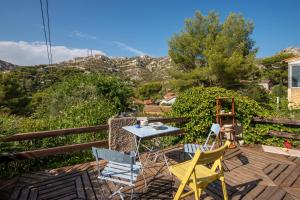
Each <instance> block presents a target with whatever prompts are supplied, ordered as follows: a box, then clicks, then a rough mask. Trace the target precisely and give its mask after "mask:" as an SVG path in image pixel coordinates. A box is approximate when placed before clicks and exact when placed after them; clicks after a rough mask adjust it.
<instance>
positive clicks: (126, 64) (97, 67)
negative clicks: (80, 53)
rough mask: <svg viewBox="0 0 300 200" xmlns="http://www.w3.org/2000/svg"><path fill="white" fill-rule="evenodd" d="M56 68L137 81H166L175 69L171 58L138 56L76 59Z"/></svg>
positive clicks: (62, 63)
mask: <svg viewBox="0 0 300 200" xmlns="http://www.w3.org/2000/svg"><path fill="white" fill-rule="evenodd" d="M54 66H56V67H76V68H79V69H82V70H85V71H87V72H95V71H101V72H104V73H109V74H111V73H113V74H117V75H121V76H125V77H128V78H130V79H131V80H136V81H153V80H166V79H168V78H169V73H168V70H170V69H171V68H172V67H173V66H172V63H171V59H170V58H169V57H160V58H153V57H150V56H138V57H131V58H128V57H107V56H103V55H95V56H89V57H80V58H75V59H74V60H70V61H65V62H61V63H58V64H56V65H54Z"/></svg>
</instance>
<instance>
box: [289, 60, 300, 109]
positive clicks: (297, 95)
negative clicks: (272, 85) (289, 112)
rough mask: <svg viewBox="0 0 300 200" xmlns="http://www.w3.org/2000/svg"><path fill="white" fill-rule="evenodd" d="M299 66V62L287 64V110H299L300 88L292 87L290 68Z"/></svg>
mask: <svg viewBox="0 0 300 200" xmlns="http://www.w3.org/2000/svg"><path fill="white" fill-rule="evenodd" d="M294 65H300V61H299V60H294V61H293V62H290V63H289V70H288V101H289V104H288V107H289V109H300V87H292V66H294Z"/></svg>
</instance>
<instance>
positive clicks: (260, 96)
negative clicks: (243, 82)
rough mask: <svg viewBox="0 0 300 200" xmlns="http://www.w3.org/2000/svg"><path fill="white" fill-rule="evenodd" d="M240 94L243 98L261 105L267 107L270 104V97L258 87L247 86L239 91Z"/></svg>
mask: <svg viewBox="0 0 300 200" xmlns="http://www.w3.org/2000/svg"><path fill="white" fill-rule="evenodd" d="M240 92H241V93H242V94H243V95H244V96H248V97H250V98H251V99H254V100H255V101H257V102H258V103H260V104H261V105H267V104H268V103H269V102H270V100H271V99H270V98H271V97H270V95H269V94H268V93H267V91H266V90H265V88H263V87H262V86H260V85H256V84H250V85H247V86H246V88H244V89H241V90H240Z"/></svg>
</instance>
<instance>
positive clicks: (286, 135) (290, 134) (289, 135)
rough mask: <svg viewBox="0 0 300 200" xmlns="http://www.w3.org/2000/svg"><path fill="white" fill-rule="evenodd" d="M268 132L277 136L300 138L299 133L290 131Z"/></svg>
mask: <svg viewBox="0 0 300 200" xmlns="http://www.w3.org/2000/svg"><path fill="white" fill-rule="evenodd" d="M268 134H269V135H270V136H276V137H280V138H286V139H294V140H300V134H299V133H290V132H283V131H269V132H268Z"/></svg>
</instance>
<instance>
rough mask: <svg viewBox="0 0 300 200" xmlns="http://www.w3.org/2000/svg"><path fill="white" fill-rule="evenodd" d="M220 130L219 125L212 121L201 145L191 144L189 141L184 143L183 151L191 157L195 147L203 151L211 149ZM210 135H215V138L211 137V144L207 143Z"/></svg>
mask: <svg viewBox="0 0 300 200" xmlns="http://www.w3.org/2000/svg"><path fill="white" fill-rule="evenodd" d="M220 130H221V128H220V125H219V124H214V123H213V124H212V126H211V128H210V132H209V134H208V136H207V138H206V141H205V143H204V144H203V145H199V144H191V143H188V144H184V152H185V153H187V154H188V155H189V156H190V157H191V158H193V154H195V152H196V150H197V149H200V150H201V151H203V152H204V151H210V150H212V149H213V148H214V146H215V143H216V139H217V138H218V136H219V133H220ZM212 135H215V138H214V139H213V142H212V144H209V141H210V138H211V136H212Z"/></svg>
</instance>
